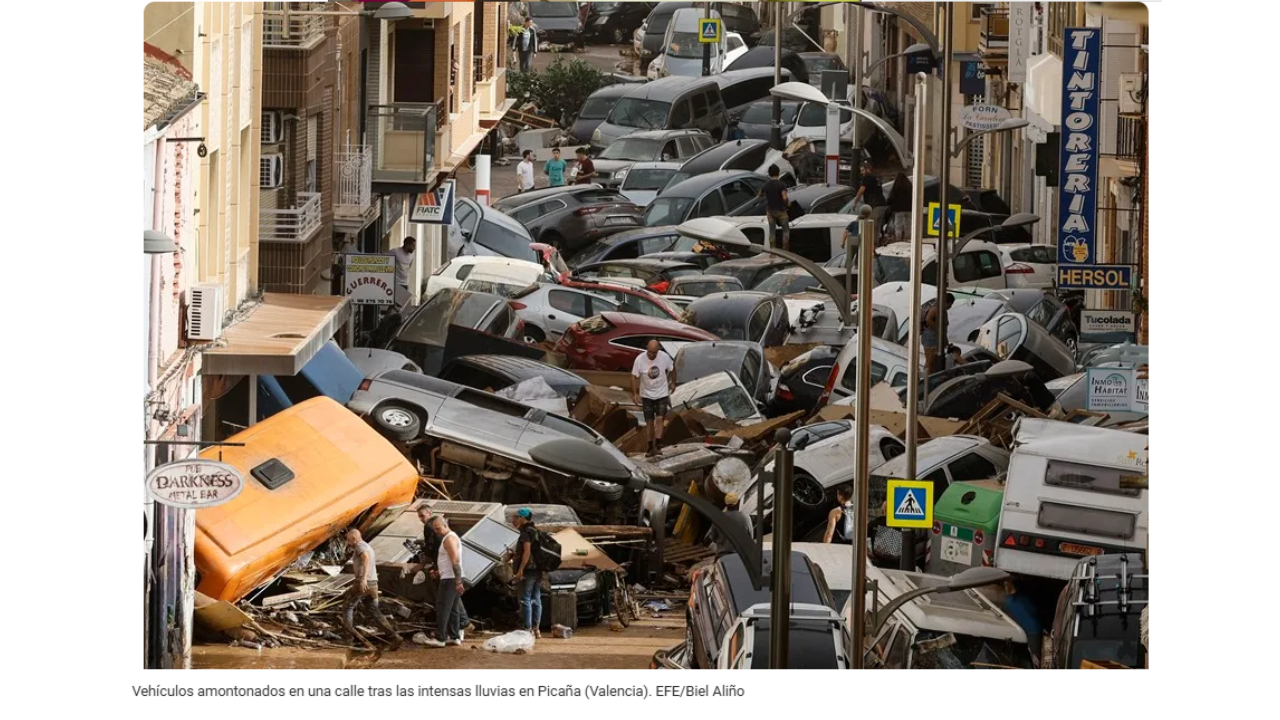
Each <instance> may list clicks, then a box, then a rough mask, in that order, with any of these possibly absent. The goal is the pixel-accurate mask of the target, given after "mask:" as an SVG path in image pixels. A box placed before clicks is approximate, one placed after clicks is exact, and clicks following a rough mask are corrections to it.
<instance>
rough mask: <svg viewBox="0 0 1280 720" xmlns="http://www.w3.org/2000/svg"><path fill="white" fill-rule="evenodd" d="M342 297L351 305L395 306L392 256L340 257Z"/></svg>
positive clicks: (394, 271) (394, 277) (393, 260)
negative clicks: (341, 263) (342, 263)
mask: <svg viewBox="0 0 1280 720" xmlns="http://www.w3.org/2000/svg"><path fill="white" fill-rule="evenodd" d="M343 262H344V267H345V268H346V272H345V273H344V275H343V278H344V280H343V282H342V287H343V294H344V295H346V296H347V297H349V298H351V304H352V305H395V304H396V299H395V289H394V288H395V282H396V256H395V255H355V254H349V255H344V256H343Z"/></svg>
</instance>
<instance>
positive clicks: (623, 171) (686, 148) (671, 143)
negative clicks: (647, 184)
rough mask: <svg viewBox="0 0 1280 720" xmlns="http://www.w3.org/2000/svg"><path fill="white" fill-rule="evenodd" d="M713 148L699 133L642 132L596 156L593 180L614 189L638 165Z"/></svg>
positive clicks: (687, 131) (614, 144) (686, 156)
mask: <svg viewBox="0 0 1280 720" xmlns="http://www.w3.org/2000/svg"><path fill="white" fill-rule="evenodd" d="M713 145H715V141H714V140H712V139H711V136H710V135H708V134H707V133H705V132H702V131H701V130H645V131H642V132H637V133H631V134H630V135H627V136H626V137H624V138H620V139H618V140H615V141H614V142H613V143H612V144H610V145H609V147H607V148H605V149H604V150H603V151H601V153H600V154H599V155H597V156H596V158H595V160H594V163H595V166H596V177H595V181H596V182H597V183H599V184H601V185H603V186H605V187H617V186H618V185H620V184H621V183H622V181H623V180H624V179H626V177H627V171H629V170H630V169H631V166H632V165H634V164H636V163H638V162H653V161H667V160H684V159H686V158H691V157H693V156H694V155H697V154H698V153H700V152H702V151H703V150H706V149H707V148H709V147H711V146H713Z"/></svg>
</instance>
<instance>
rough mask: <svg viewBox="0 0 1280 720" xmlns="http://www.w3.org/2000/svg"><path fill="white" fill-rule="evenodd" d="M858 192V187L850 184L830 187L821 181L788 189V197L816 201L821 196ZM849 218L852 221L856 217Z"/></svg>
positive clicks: (800, 200)
mask: <svg viewBox="0 0 1280 720" xmlns="http://www.w3.org/2000/svg"><path fill="white" fill-rule="evenodd" d="M857 192H858V190H857V188H852V187H849V186H848V185H833V186H830V187H828V186H826V185H822V184H819V183H813V184H810V185H801V186H799V187H793V188H791V189H789V190H787V199H788V200H794V201H796V202H803V201H805V200H808V201H809V202H816V201H817V200H819V199H820V198H825V197H827V196H828V195H847V194H850V193H857ZM832 214H834V213H832ZM849 219H850V220H851V221H852V220H855V219H856V218H854V217H852V216H851V217H850V218H849Z"/></svg>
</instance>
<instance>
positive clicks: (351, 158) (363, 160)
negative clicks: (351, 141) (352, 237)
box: [334, 145, 373, 214]
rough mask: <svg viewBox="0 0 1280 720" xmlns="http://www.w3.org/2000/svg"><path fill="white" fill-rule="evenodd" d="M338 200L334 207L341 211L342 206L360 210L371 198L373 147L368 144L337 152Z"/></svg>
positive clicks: (366, 205) (357, 211)
mask: <svg viewBox="0 0 1280 720" xmlns="http://www.w3.org/2000/svg"><path fill="white" fill-rule="evenodd" d="M335 176H336V177H337V178H338V201H337V203H336V204H335V205H336V207H335V208H334V209H335V211H336V212H339V213H341V212H342V209H343V208H344V207H351V208H356V213H357V214H358V213H359V212H362V211H363V210H364V208H366V207H368V205H369V203H370V202H371V201H372V199H373V191H372V185H373V149H372V148H370V147H369V146H368V145H360V146H358V147H349V148H348V149H346V150H344V151H342V152H340V153H338V168H337V173H336V174H335Z"/></svg>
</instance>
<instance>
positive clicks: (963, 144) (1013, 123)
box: [951, 118, 1031, 158]
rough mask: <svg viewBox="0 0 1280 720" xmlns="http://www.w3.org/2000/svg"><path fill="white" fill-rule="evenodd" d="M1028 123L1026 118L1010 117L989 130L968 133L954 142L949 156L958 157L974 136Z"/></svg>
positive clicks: (1023, 125) (1006, 130)
mask: <svg viewBox="0 0 1280 720" xmlns="http://www.w3.org/2000/svg"><path fill="white" fill-rule="evenodd" d="M1030 124H1031V123H1030V122H1028V121H1026V120H1024V119H1022V118H1017V119H1010V120H1005V121H1004V122H1002V123H1000V126H999V127H993V128H991V129H989V130H979V131H978V132H975V133H969V135H968V137H965V138H964V139H963V140H961V141H960V142H958V143H956V146H955V147H954V148H952V150H951V157H953V158H958V157H960V153H961V151H963V150H964V149H965V147H967V146H968V145H969V143H971V142H973V141H974V139H976V138H980V137H982V136H983V135H990V134H992V133H998V132H1008V131H1010V130H1017V129H1018V128H1024V127H1026V126H1028V125H1030Z"/></svg>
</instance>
